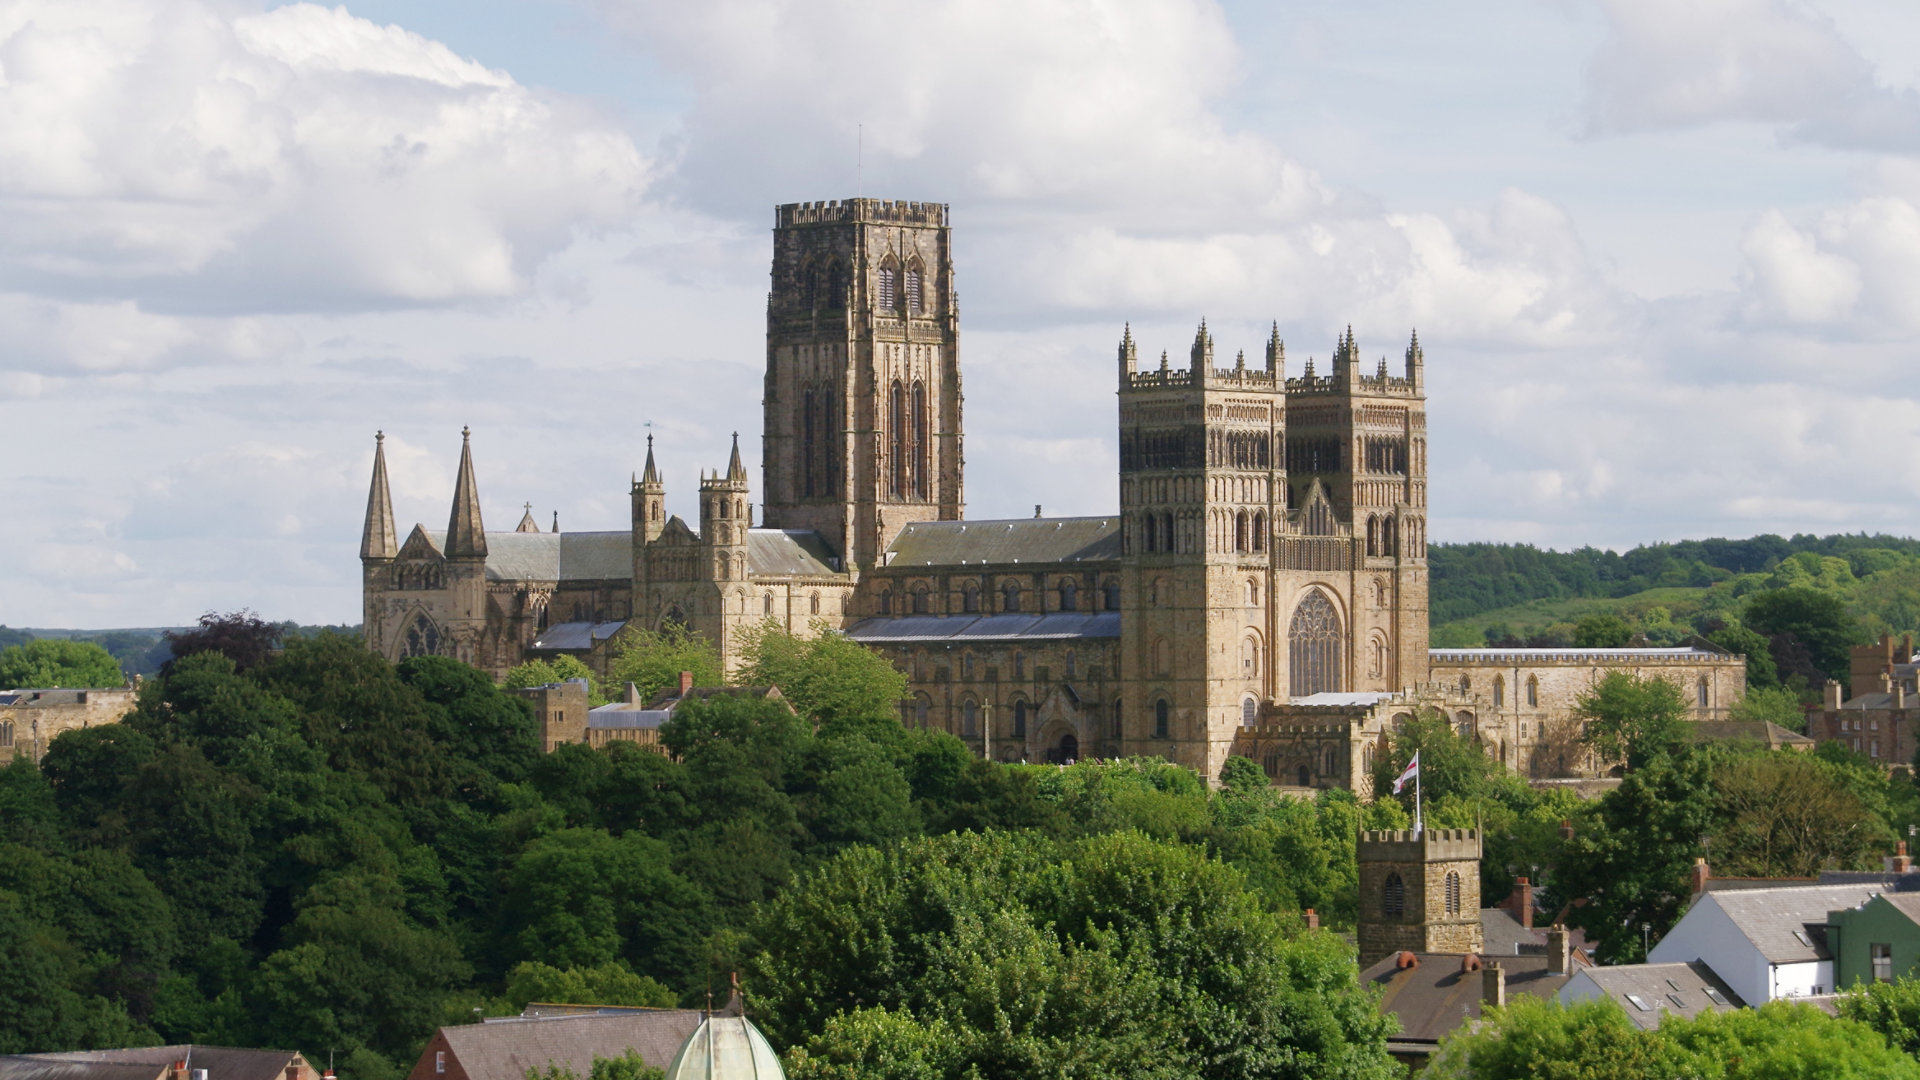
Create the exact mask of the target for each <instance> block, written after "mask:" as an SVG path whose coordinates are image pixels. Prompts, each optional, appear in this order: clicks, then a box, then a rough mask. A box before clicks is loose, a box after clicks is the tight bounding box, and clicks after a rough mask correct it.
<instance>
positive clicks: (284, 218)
mask: <svg viewBox="0 0 1920 1080" xmlns="http://www.w3.org/2000/svg"><path fill="white" fill-rule="evenodd" d="M646 168H647V167H646V163H645V161H644V160H643V159H642V157H641V155H640V154H639V152H638V151H637V150H636V149H635V147H634V146H633V144H632V142H631V141H630V139H629V138H628V137H627V136H626V135H625V134H623V133H621V132H620V131H619V130H618V129H617V128H616V127H614V126H613V125H612V124H610V123H609V122H608V121H607V120H605V119H603V118H600V117H597V116H594V115H592V114H590V113H589V112H587V111H585V110H584V109H583V108H581V107H580V106H579V105H578V104H576V103H573V102H570V101H568V100H566V99H563V98H560V97H557V96H555V95H549V94H541V93H537V92H535V91H532V90H530V89H528V88H526V87H523V86H520V85H518V84H517V83H515V82H514V81H513V80H512V79H511V78H510V77H509V76H507V75H506V74H505V73H504V72H499V71H494V70H490V69H487V68H485V67H483V66H481V65H479V64H476V63H473V62H471V61H467V60H463V59H461V58H459V57H458V56H456V55H454V54H453V53H452V52H451V51H450V50H448V49H447V48H446V47H445V46H444V45H441V44H439V43H437V42H433V41H429V40H427V39H425V38H422V37H420V36H419V35H417V34H414V33H411V32H409V31H406V30H403V29H400V28H398V27H381V26H377V25H375V24H374V23H372V22H369V21H367V20H364V19H359V18H356V17H354V16H353V15H351V14H349V13H348V12H347V10H346V9H345V8H334V9H325V8H320V7H316V6H314V5H311V4H295V5H291V6H288V7H282V8H277V9H275V10H273V11H270V12H265V13H258V12H254V13H246V12H245V11H244V9H242V8H240V7H238V6H237V5H233V4H230V3H221V2H217V0H153V2H142V0H17V2H14V3H11V4H7V5H5V6H4V7H0V222H4V223H5V224H4V225H0V275H3V276H4V280H5V281H6V282H7V283H8V284H10V285H11V287H12V288H14V289H16V290H20V291H34V292H41V293H50V294H59V295H68V296H90V297H98V298H103V299H134V300H138V301H140V302H141V303H142V304H143V306H145V307H148V308H167V307H172V308H179V309H199V310H213V311H225V312H248V311H276V310H289V309H337V308H342V307H345V308H355V307H367V306H386V305H393V304H423V303H427V304H430V303H443V302H448V301H457V300H463V299H469V298H483V299H484V298H499V297H506V296H512V295H515V294H518V293H520V292H522V291H524V290H525V288H526V286H527V283H528V280H529V278H530V275H531V274H532V272H533V270H534V268H535V267H536V266H538V265H539V263H540V262H541V261H542V260H543V259H544V258H546V257H547V256H548V255H550V254H551V253H553V252H555V251H557V250H560V249H561V248H564V247H565V246H566V245H567V244H569V243H570V242H571V241H572V239H573V237H574V235H575V233H576V231H577V230H579V229H582V228H603V227H609V226H615V225H619V224H622V223H624V222H625V221H626V219H627V218H628V217H629V216H630V215H631V213H632V212H633V210H634V208H635V205H636V200H637V197H638V195H639V193H640V191H641V190H642V188H643V186H644V184H645V182H646Z"/></svg>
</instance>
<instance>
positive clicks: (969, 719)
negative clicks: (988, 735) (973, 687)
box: [960, 698, 980, 739]
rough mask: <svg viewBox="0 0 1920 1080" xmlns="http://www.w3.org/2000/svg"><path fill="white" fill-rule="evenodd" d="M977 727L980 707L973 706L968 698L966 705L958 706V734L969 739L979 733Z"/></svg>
mask: <svg viewBox="0 0 1920 1080" xmlns="http://www.w3.org/2000/svg"><path fill="white" fill-rule="evenodd" d="M979 725H980V706H979V705H977V704H975V703H974V700H973V699H972V698H968V699H967V700H966V703H965V704H963V705H961V706H960V733H961V734H962V735H964V736H966V737H967V738H969V739H971V738H973V737H974V735H975V734H976V733H977V732H978V731H979Z"/></svg>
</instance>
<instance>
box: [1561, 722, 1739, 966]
mask: <svg viewBox="0 0 1920 1080" xmlns="http://www.w3.org/2000/svg"><path fill="white" fill-rule="evenodd" d="M1717 823H1718V819H1717V817H1716V801H1715V793H1714V789H1713V769H1712V762H1711V760H1710V759H1709V757H1708V756H1707V755H1706V754H1704V753H1701V752H1698V751H1682V752H1681V753H1678V754H1675V755H1673V756H1671V757H1665V756H1663V757H1657V758H1654V759H1653V760H1651V761H1649V762H1648V763H1647V765H1646V766H1645V767H1643V768H1639V769H1635V770H1634V771H1633V772H1631V773H1628V774H1627V778H1626V780H1625V781H1624V782H1622V783H1621V785H1620V786H1619V787H1618V788H1615V789H1614V790H1613V791H1610V792H1608V793H1607V794H1606V795H1605V796H1603V797H1602V798H1601V799H1600V802H1599V806H1598V808H1597V810H1596V812H1595V813H1593V814H1592V815H1590V816H1588V817H1587V819H1586V820H1585V821H1584V822H1583V823H1582V825H1581V827H1580V828H1579V829H1577V830H1576V831H1575V833H1574V837H1573V839H1572V840H1569V841H1567V842H1566V845H1565V849H1564V853H1563V855H1562V857H1561V861H1560V865H1559V867H1558V868H1557V872H1556V874H1555V875H1554V879H1553V886H1554V889H1555V890H1556V891H1557V892H1558V893H1559V894H1560V895H1562V896H1565V897H1567V898H1569V899H1585V900H1586V903H1585V904H1584V905H1577V906H1575V907H1574V908H1573V909H1572V913H1571V914H1570V915H1569V917H1568V921H1569V922H1571V923H1572V924H1573V925H1575V926H1579V927H1582V928H1584V929H1585V930H1586V931H1587V935H1588V937H1589V938H1591V939H1592V940H1594V941H1595V942H1596V944H1597V947H1598V951H1599V958H1600V960H1601V961H1602V962H1603V963H1608V964H1619V963H1627V962H1633V961H1638V960H1641V959H1642V958H1643V955H1642V945H1641V930H1640V926H1641V924H1642V923H1645V924H1647V925H1648V926H1649V927H1650V928H1651V930H1652V932H1653V934H1654V935H1655V940H1658V936H1659V935H1663V934H1665V933H1666V932H1667V930H1668V929H1669V928H1671V927H1672V926H1673V924H1674V922H1675V921H1676V920H1677V919H1678V918H1679V917H1680V912H1681V909H1682V908H1683V907H1684V906H1685V905H1686V903H1687V901H1688V900H1689V899H1690V898H1691V896H1692V889H1691V882H1690V874H1691V872H1692V867H1693V860H1694V859H1695V858H1698V857H1700V855H1701V852H1702V849H1701V846H1700V841H1701V839H1702V838H1703V837H1706V836H1708V835H1710V834H1711V833H1712V831H1713V829H1714V827H1715V825H1716V824H1717Z"/></svg>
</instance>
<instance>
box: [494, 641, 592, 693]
mask: <svg viewBox="0 0 1920 1080" xmlns="http://www.w3.org/2000/svg"><path fill="white" fill-rule="evenodd" d="M568 679H585V680H586V682H587V694H588V696H589V697H591V698H592V699H593V703H594V704H596V705H601V704H605V703H606V699H605V698H604V697H603V696H601V692H600V680H599V679H598V678H596V677H595V676H594V674H593V669H592V668H590V667H588V666H587V665H586V664H584V663H582V662H581V660H580V658H579V657H577V656H569V655H567V654H566V653H561V654H560V655H559V656H556V657H554V658H553V659H551V660H528V661H527V662H526V663H523V664H519V665H517V666H515V667H511V668H508V669H507V673H506V675H505V676H503V677H502V678H501V680H500V688H501V689H502V690H524V689H526V688H527V687H529V686H547V685H550V684H552V683H558V682H566V681H567V680H568Z"/></svg>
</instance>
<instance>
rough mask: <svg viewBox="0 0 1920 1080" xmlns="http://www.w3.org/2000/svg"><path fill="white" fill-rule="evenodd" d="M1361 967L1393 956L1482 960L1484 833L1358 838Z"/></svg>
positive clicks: (1370, 833)
mask: <svg viewBox="0 0 1920 1080" xmlns="http://www.w3.org/2000/svg"><path fill="white" fill-rule="evenodd" d="M1358 857H1359V864H1360V865H1359V869H1360V918H1359V921H1358V925H1357V926H1356V927H1355V929H1356V931H1357V934H1356V936H1357V937H1358V939H1359V945H1360V968H1361V970H1363V971H1364V970H1366V968H1367V967H1368V966H1369V965H1371V964H1373V963H1374V962H1375V961H1376V960H1379V959H1381V958H1382V957H1386V956H1391V955H1393V954H1394V953H1396V952H1403V951H1404V952H1420V953H1477V952H1479V951H1481V949H1483V948H1484V947H1485V940H1484V931H1483V930H1482V929H1481V925H1480V831H1479V830H1478V829H1425V830H1422V831H1420V832H1413V831H1411V830H1406V829H1398V830H1377V831H1376V830H1366V831H1363V832H1362V833H1361V834H1360V845H1359V853H1358Z"/></svg>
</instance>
